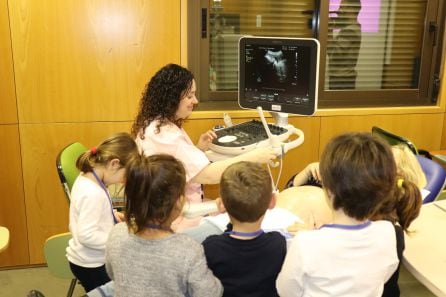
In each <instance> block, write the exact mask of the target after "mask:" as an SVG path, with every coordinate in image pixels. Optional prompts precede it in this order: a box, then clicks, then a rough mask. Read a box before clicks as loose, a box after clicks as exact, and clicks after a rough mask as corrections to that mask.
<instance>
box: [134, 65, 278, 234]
mask: <svg viewBox="0 0 446 297" xmlns="http://www.w3.org/2000/svg"><path fill="white" fill-rule="evenodd" d="M195 92H196V84H195V80H194V76H193V74H192V72H190V71H189V70H188V69H186V68H184V67H182V66H180V65H176V64H168V65H166V66H164V67H162V68H161V69H160V70H159V71H158V72H157V73H155V75H154V76H153V77H152V78H151V79H150V81H149V83H148V84H147V86H146V88H145V91H144V93H143V95H142V98H141V101H140V106H139V111H138V114H137V116H136V119H135V122H134V123H133V126H132V134H133V136H134V137H135V139H136V143H137V144H138V146H139V148H140V149H141V151H142V152H143V153H144V154H145V155H147V156H150V155H153V154H157V153H166V154H170V155H173V156H174V157H175V158H177V159H179V160H180V161H181V162H182V163H183V164H184V167H185V169H186V181H187V184H186V198H187V200H188V201H189V202H191V203H199V202H202V199H203V198H202V189H201V184H217V183H218V182H219V181H220V177H221V174H222V173H223V171H224V170H225V169H226V167H228V166H229V165H231V164H233V163H236V162H239V161H253V162H260V163H267V162H269V161H271V160H272V159H274V158H275V157H276V155H275V153H274V151H273V150H272V149H266V148H262V149H255V150H252V151H250V152H248V153H245V154H242V155H239V156H237V157H233V158H229V159H226V160H222V161H217V162H213V163H210V162H209V160H208V158H207V157H206V154H205V151H206V150H207V149H208V147H209V144H210V143H211V142H212V140H213V139H214V138H215V137H216V135H215V133H214V132H213V131H207V132H206V133H204V134H202V135H201V136H200V138H199V140H198V143H197V144H196V145H195V144H193V143H192V141H191V139H190V138H189V136H188V135H187V133H186V131H185V130H184V129H183V123H184V121H185V120H186V119H187V118H188V117H189V115H190V114H191V113H192V111H193V109H194V107H195V105H197V104H198V99H197V97H196V96H195ZM198 222H199V218H197V219H195V220H193V221H190V220H186V219H184V218H182V217H181V218H180V219H179V220H177V221H176V222H174V224H173V225H172V228H174V229H176V231H180V230H182V229H185V228H187V227H192V226H195V225H197V224H198Z"/></svg>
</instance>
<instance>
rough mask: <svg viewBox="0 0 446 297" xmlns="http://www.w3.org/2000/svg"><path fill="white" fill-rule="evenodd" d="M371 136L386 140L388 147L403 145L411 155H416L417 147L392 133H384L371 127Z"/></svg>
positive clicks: (380, 129) (377, 128) (382, 130)
mask: <svg viewBox="0 0 446 297" xmlns="http://www.w3.org/2000/svg"><path fill="white" fill-rule="evenodd" d="M372 134H373V135H376V136H378V137H381V138H382V139H384V140H386V141H387V142H388V143H389V144H390V145H399V144H401V145H405V146H407V147H408V148H409V149H410V150H411V151H412V153H414V154H415V155H418V149H417V147H416V146H415V144H413V143H412V142H411V141H410V140H409V139H406V138H404V137H402V136H399V135H396V134H393V133H392V132H389V131H386V130H384V129H382V128H379V127H376V126H373V127H372Z"/></svg>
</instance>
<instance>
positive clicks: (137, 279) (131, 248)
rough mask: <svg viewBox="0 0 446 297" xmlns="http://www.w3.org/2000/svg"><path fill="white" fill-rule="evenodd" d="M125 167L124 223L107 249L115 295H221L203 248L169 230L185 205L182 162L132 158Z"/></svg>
mask: <svg viewBox="0 0 446 297" xmlns="http://www.w3.org/2000/svg"><path fill="white" fill-rule="evenodd" d="M126 168H127V174H126V183H125V197H126V202H125V212H126V222H125V223H120V224H117V225H116V226H115V227H114V228H113V230H112V231H111V233H110V237H109V239H108V242H107V249H106V253H107V254H106V267H107V272H108V274H109V275H110V277H111V278H112V279H113V280H114V289H115V296H116V297H119V296H133V297H138V296H194V297H195V296H203V297H205V296H206V297H213V296H221V295H222V293H223V288H222V286H221V283H220V281H219V280H218V279H217V278H215V277H214V275H213V274H212V272H211V271H210V270H209V268H208V267H207V265H206V259H205V256H204V252H203V247H202V246H201V245H200V244H199V243H197V242H195V241H194V240H193V239H191V238H189V237H188V236H187V235H184V234H177V233H174V232H173V231H172V229H171V227H170V226H171V223H172V222H173V221H174V220H175V219H176V218H177V217H178V216H179V215H180V213H181V210H182V208H183V204H184V202H185V197H184V191H185V184H186V174H185V169H184V167H183V165H182V164H181V162H180V161H178V160H177V159H175V158H174V157H172V156H170V155H152V156H149V157H145V156H137V157H135V158H134V159H133V160H131V161H130V162H129V164H128V166H127V167H126Z"/></svg>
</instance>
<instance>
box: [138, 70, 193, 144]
mask: <svg viewBox="0 0 446 297" xmlns="http://www.w3.org/2000/svg"><path fill="white" fill-rule="evenodd" d="M193 80H194V75H193V74H192V72H190V71H189V70H188V69H186V68H184V67H182V66H180V65H176V64H168V65H166V66H164V67H163V68H161V69H160V70H158V72H157V73H155V75H154V76H153V77H152V78H151V79H150V81H149V83H148V84H147V85H146V87H145V90H144V93H143V94H142V97H141V101H140V103H139V111H138V115H137V116H136V119H135V122H134V123H133V126H132V135H133V136H134V137H135V138H136V137H140V138H141V139H144V129H145V128H146V127H147V126H148V125H149V124H150V123H151V122H152V121H154V120H159V125H158V126H157V130H158V132H159V129H160V127H161V126H162V125H163V124H165V123H166V122H167V121H170V122H172V123H174V124H176V125H177V126H178V127H181V125H182V123H183V121H184V119H175V113H176V111H177V109H178V106H179V104H180V101H181V98H183V97H184V96H185V94H187V93H188V92H189V91H190V90H191V88H192V82H193Z"/></svg>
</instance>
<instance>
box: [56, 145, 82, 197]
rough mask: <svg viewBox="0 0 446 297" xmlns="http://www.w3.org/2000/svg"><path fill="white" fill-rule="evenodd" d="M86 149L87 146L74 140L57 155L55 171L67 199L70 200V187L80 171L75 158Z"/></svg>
mask: <svg viewBox="0 0 446 297" xmlns="http://www.w3.org/2000/svg"><path fill="white" fill-rule="evenodd" d="M86 150H87V148H86V147H85V146H84V145H82V144H81V143H79V142H74V143H72V144H69V145H68V146H66V147H64V148H63V149H62V150H61V151H60V152H59V154H58V155H57V158H56V167H57V173H58V174H59V179H60V182H61V183H62V187H63V189H64V192H65V194H66V196H67V199H68V201H70V192H71V188H72V187H73V184H74V181H75V180H76V178H77V176H78V175H79V173H80V171H79V169H77V168H76V161H77V158H78V157H79V156H80V155H81V154H82V153H83V152H85V151H86Z"/></svg>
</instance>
